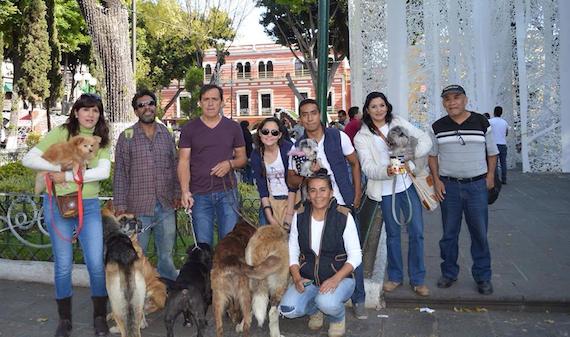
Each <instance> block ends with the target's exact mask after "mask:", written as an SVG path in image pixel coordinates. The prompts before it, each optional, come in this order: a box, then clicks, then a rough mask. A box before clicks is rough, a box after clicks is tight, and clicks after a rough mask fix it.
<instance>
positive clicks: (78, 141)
mask: <svg viewBox="0 0 570 337" xmlns="http://www.w3.org/2000/svg"><path fill="white" fill-rule="evenodd" d="M84 141H85V137H83V136H73V137H71V139H70V140H69V142H70V143H71V144H73V145H76V146H77V145H79V144H81V143H83V142H84Z"/></svg>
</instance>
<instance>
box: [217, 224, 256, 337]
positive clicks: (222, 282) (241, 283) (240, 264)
mask: <svg viewBox="0 0 570 337" xmlns="http://www.w3.org/2000/svg"><path fill="white" fill-rule="evenodd" d="M255 230H256V229H255V228H254V227H253V226H251V225H249V224H247V223H246V222H245V221H244V220H240V221H239V222H238V223H237V224H236V226H235V227H234V229H233V230H232V231H231V232H230V233H229V234H228V235H227V236H226V237H224V238H223V239H222V240H221V241H220V243H219V244H218V246H217V247H216V251H215V253H214V260H213V266H212V272H211V274H210V275H211V277H210V278H211V282H212V306H213V308H214V320H215V322H216V336H217V337H222V336H223V322H222V318H223V314H224V312H225V311H226V308H227V309H228V313H229V315H230V318H231V319H232V321H233V322H234V324H237V325H236V331H237V332H240V331H243V335H244V337H248V336H249V327H250V325H251V291H250V290H249V278H248V277H247V275H246V272H247V271H248V270H250V269H251V267H250V266H248V265H247V264H246V263H245V262H244V257H245V248H246V247H247V244H248V242H249V239H250V238H251V237H252V236H253V234H254V233H255ZM240 320H241V322H240V323H239V324H238V321H240Z"/></svg>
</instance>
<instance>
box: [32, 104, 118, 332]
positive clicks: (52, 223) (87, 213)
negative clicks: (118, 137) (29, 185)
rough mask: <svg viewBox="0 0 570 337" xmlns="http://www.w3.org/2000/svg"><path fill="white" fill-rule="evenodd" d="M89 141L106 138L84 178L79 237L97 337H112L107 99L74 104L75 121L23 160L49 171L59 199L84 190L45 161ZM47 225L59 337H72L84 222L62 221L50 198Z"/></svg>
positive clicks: (69, 173)
mask: <svg viewBox="0 0 570 337" xmlns="http://www.w3.org/2000/svg"><path fill="white" fill-rule="evenodd" d="M76 135H87V136H92V135H95V136H99V137H101V146H100V149H99V151H98V152H97V154H96V155H95V157H94V158H93V159H92V160H91V161H90V162H89V163H88V165H87V167H86V168H85V172H84V173H83V189H82V197H83V198H82V202H83V223H84V226H83V227H82V228H81V230H80V231H79V233H76V236H77V238H78V239H79V243H80V244H81V248H82V250H83V256H84V260H85V264H86V265H87V270H88V272H89V281H90V285H91V296H92V300H93V317H94V320H93V325H94V328H95V335H96V336H107V335H108V333H109V328H108V326H107V323H106V315H107V290H106V287H105V265H104V263H103V226H102V222H101V210H100V205H99V199H98V198H97V197H98V194H99V189H100V181H101V180H105V179H107V178H108V177H109V174H110V171H111V160H110V153H109V152H110V151H109V149H110V140H109V128H108V126H107V122H106V121H105V116H104V114H103V104H102V102H101V99H100V98H99V97H98V96H96V95H93V94H83V95H81V96H80V97H79V98H78V99H77V101H76V102H75V103H74V104H73V107H72V109H71V114H70V116H69V119H68V120H67V122H66V123H65V124H63V125H62V126H59V127H57V128H55V129H53V130H52V131H50V132H49V133H48V134H46V135H45V136H44V137H43V138H42V139H41V140H40V142H39V143H38V144H37V145H36V146H35V147H34V148H33V149H31V150H30V152H28V153H27V154H26V156H25V157H24V158H23V159H22V163H23V164H24V166H26V167H29V168H31V169H34V170H37V171H48V172H49V175H50V176H51V179H52V180H53V182H54V184H55V188H56V190H57V195H58V196H62V195H67V194H70V193H73V192H77V188H78V185H77V183H75V181H74V179H73V176H74V174H73V172H72V171H71V168H70V167H61V166H60V165H54V164H52V163H50V162H48V161H47V160H45V159H43V158H42V157H41V155H42V154H43V153H44V152H45V151H46V150H47V149H48V148H49V147H50V146H51V145H52V144H55V143H60V142H65V141H67V140H69V138H71V137H72V136H76ZM43 209H44V219H45V222H46V225H47V228H48V230H49V233H50V238H51V242H52V252H53V256H54V261H55V263H54V268H55V272H54V275H55V282H54V284H55V297H56V301H57V311H58V313H59V324H58V327H57V330H56V333H55V336H56V337H65V336H70V334H71V327H72V326H71V296H72V292H73V291H72V285H71V271H72V268H73V247H72V241H73V240H72V238H73V237H74V231H77V230H78V229H79V227H78V225H79V220H78V217H75V218H64V217H62V216H61V215H60V212H59V209H58V207H57V204H56V201H55V200H52V202H51V204H50V202H49V198H48V196H47V194H44V195H43Z"/></svg>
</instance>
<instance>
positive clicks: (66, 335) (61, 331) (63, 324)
mask: <svg viewBox="0 0 570 337" xmlns="http://www.w3.org/2000/svg"><path fill="white" fill-rule="evenodd" d="M70 336H71V320H69V319H60V320H59V324H58V325H57V330H55V337H70Z"/></svg>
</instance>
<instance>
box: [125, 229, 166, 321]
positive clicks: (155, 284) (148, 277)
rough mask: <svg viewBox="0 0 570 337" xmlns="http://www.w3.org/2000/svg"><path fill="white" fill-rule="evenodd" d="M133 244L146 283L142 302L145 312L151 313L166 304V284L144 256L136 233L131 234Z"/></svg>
mask: <svg viewBox="0 0 570 337" xmlns="http://www.w3.org/2000/svg"><path fill="white" fill-rule="evenodd" d="M131 241H132V242H133V246H134V247H135V250H136V251H137V254H138V256H139V258H140V259H141V261H142V266H143V270H142V271H143V275H144V281H145V283H146V298H145V303H144V312H145V314H151V313H153V312H155V311H158V310H161V309H163V308H164V305H165V304H166V284H164V282H162V281H160V275H159V274H158V271H157V270H156V268H155V267H153V266H152V264H150V262H149V260H148V259H147V258H146V256H144V253H143V249H142V247H141V245H140V244H139V241H138V239H137V236H136V234H135V235H133V236H131Z"/></svg>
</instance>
